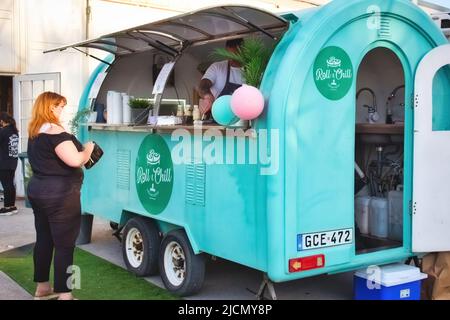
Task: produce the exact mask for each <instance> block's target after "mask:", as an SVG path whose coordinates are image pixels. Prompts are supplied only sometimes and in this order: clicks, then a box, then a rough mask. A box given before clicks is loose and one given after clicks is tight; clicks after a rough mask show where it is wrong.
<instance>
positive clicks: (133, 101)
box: [129, 98, 153, 123]
mask: <svg viewBox="0 0 450 320" xmlns="http://www.w3.org/2000/svg"><path fill="white" fill-rule="evenodd" d="M129 106H130V108H131V119H132V122H133V123H136V122H139V121H141V120H142V119H139V118H140V117H142V114H143V113H144V112H145V111H146V110H147V111H149V112H150V110H152V109H153V104H152V103H151V100H150V99H145V98H130V102H129ZM145 120H147V119H145Z"/></svg>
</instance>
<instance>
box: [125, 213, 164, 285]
mask: <svg viewBox="0 0 450 320" xmlns="http://www.w3.org/2000/svg"><path fill="white" fill-rule="evenodd" d="M160 243H161V238H160V236H159V231H158V228H157V227H156V224H155V223H154V222H153V221H152V220H150V219H145V218H142V217H136V218H132V219H130V220H129V221H128V223H127V224H126V226H125V228H124V230H123V237H122V255H123V260H124V261H125V265H126V266H127V269H128V271H130V272H132V273H134V274H135V275H137V276H139V277H143V276H148V275H155V274H157V273H158V254H159V246H160Z"/></svg>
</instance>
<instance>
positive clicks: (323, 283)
mask: <svg viewBox="0 0 450 320" xmlns="http://www.w3.org/2000/svg"><path fill="white" fill-rule="evenodd" d="M19 207H20V212H19V214H17V215H14V216H9V217H0V252H2V251H6V250H10V249H12V248H17V247H20V246H23V245H25V244H29V243H32V242H34V240H35V235H34V226H33V214H32V212H31V210H30V209H26V208H24V203H23V201H22V202H19ZM80 247H81V248H83V249H84V250H86V251H89V252H91V253H93V254H95V255H97V256H99V257H101V258H104V259H106V260H108V261H110V262H111V263H114V264H116V265H119V266H121V267H124V263H123V260H122V253H121V246H120V243H119V242H118V241H117V239H116V238H114V237H112V236H111V229H110V227H109V222H107V221H103V220H100V219H94V228H93V236H92V242H91V243H90V244H88V245H83V246H80ZM146 279H147V280H148V281H149V282H152V283H154V284H156V285H158V286H161V287H162V282H161V278H160V277H159V276H158V277H148V278H146ZM261 280H262V274H261V273H260V272H258V271H255V270H253V269H250V268H247V267H243V266H240V265H238V264H235V263H230V262H227V261H224V260H220V259H219V260H216V261H209V262H208V263H207V267H206V278H205V283H204V287H203V289H202V291H201V292H200V293H199V294H197V295H195V296H192V297H191V299H198V300H209V299H224V300H226V299H238V300H251V299H255V296H254V293H253V292H256V291H258V289H259V286H260V283H261ZM0 288H1V289H0V300H1V299H6V298H7V297H4V296H2V292H3V294H4V292H5V290H4V289H3V288H4V286H3V283H2V282H1V280H0ZM275 290H276V293H277V296H278V299H293V300H303V299H351V298H352V273H343V274H338V275H332V276H319V277H313V278H309V279H302V280H297V281H291V282H286V283H280V284H275ZM16 297H19V296H16ZM13 298H14V297H11V299H13Z"/></svg>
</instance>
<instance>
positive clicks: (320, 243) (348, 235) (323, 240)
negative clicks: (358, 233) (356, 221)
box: [297, 229, 353, 251]
mask: <svg viewBox="0 0 450 320" xmlns="http://www.w3.org/2000/svg"><path fill="white" fill-rule="evenodd" d="M352 242H353V229H342V230H333V231H325V232H317V233H304V234H298V235H297V251H303V250H311V249H317V248H325V247H334V246H341V245H344V244H350V243H352Z"/></svg>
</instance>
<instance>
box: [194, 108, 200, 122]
mask: <svg viewBox="0 0 450 320" xmlns="http://www.w3.org/2000/svg"><path fill="white" fill-rule="evenodd" d="M200 118H201V115H200V110H199V109H198V105H194V111H193V113H192V120H194V121H195V120H200Z"/></svg>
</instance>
